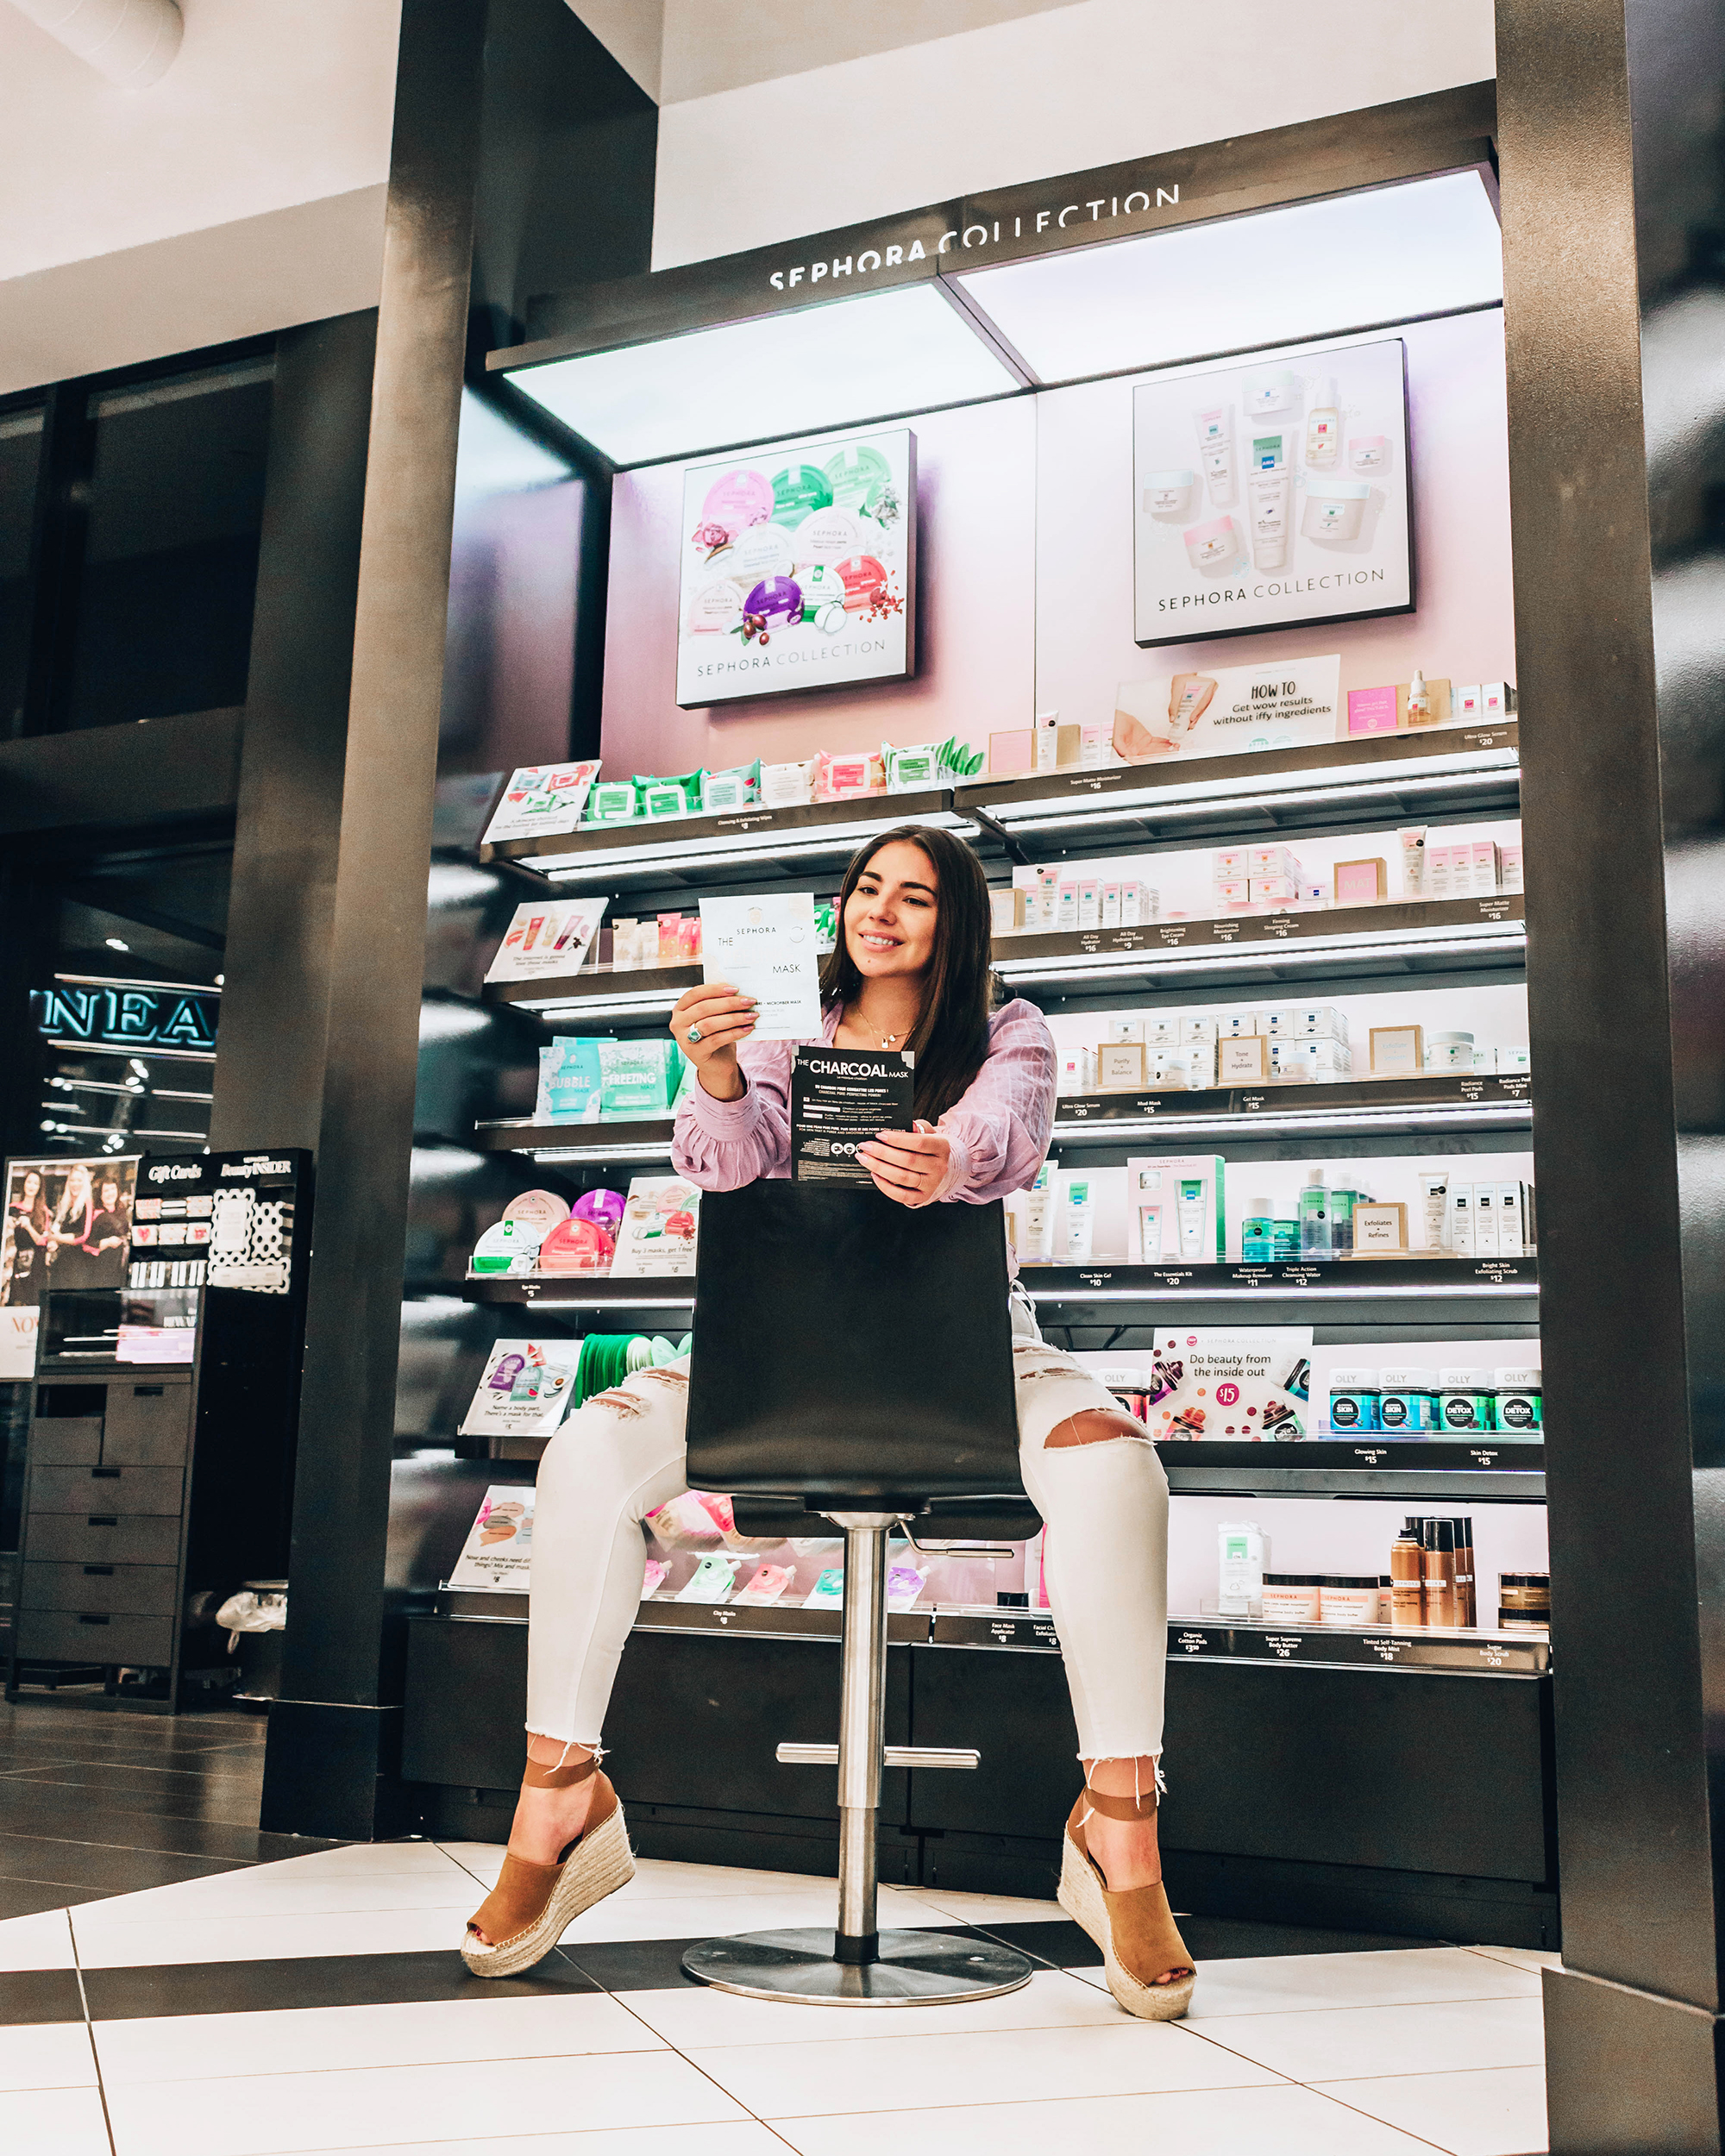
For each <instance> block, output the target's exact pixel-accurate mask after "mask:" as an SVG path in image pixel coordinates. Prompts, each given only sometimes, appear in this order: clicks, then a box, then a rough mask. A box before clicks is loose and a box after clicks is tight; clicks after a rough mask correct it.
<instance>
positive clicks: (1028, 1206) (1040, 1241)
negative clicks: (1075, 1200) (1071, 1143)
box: [1019, 1161, 1054, 1265]
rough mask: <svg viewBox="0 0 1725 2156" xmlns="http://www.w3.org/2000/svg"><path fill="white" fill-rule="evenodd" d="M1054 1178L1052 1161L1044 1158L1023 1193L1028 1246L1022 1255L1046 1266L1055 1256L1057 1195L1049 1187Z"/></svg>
mask: <svg viewBox="0 0 1725 2156" xmlns="http://www.w3.org/2000/svg"><path fill="white" fill-rule="evenodd" d="M1053 1177H1054V1164H1053V1163H1052V1162H1051V1161H1044V1163H1042V1166H1041V1167H1040V1168H1039V1169H1038V1170H1037V1176H1036V1181H1034V1182H1033V1183H1032V1185H1031V1187H1030V1188H1029V1189H1028V1190H1027V1191H1026V1193H1025V1194H1024V1232H1025V1247H1024V1249H1023V1250H1022V1251H1021V1252H1020V1253H1019V1257H1020V1259H1021V1262H1022V1263H1026V1264H1029V1265H1046V1264H1048V1263H1050V1262H1051V1260H1052V1258H1053V1256H1054V1249H1053V1244H1054V1194H1053V1192H1052V1190H1051V1188H1050V1186H1051V1182H1052V1181H1053Z"/></svg>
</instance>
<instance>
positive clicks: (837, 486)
mask: <svg viewBox="0 0 1725 2156" xmlns="http://www.w3.org/2000/svg"><path fill="white" fill-rule="evenodd" d="M681 546H682V555H681V573H680V575H679V578H678V588H679V598H678V623H677V702H678V704H679V705H681V707H682V708H683V709H684V710H686V711H687V710H691V709H697V710H698V709H702V708H705V707H706V706H707V705H713V704H725V703H730V702H731V701H733V700H734V699H737V698H739V697H753V696H783V695H787V694H789V693H793V692H800V691H801V690H804V689H819V688H829V687H833V686H837V685H839V684H841V683H849V682H854V681H900V680H905V679H906V676H908V675H909V674H913V673H914V672H915V670H916V623H915V608H916V436H914V435H913V434H912V432H911V431H910V429H909V428H907V427H893V428H888V429H878V430H875V431H874V432H871V433H868V434H857V435H851V436H842V437H840V438H839V439H837V440H836V441H833V440H829V441H825V442H815V443H799V442H785V443H781V444H780V445H779V446H778V447H776V448H768V449H757V450H751V451H749V452H747V453H746V454H743V455H741V456H731V457H724V458H721V459H719V460H718V461H704V462H702V463H699V464H691V465H690V466H688V467H687V469H686V470H685V472H684V474H683V522H682V540H681Z"/></svg>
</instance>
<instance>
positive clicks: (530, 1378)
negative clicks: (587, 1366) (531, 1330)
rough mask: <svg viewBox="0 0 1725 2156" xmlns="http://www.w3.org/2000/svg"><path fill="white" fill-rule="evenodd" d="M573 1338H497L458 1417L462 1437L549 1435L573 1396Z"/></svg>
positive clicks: (576, 1347) (577, 1355) (575, 1357)
mask: <svg viewBox="0 0 1725 2156" xmlns="http://www.w3.org/2000/svg"><path fill="white" fill-rule="evenodd" d="M579 1358H580V1342H579V1341H577V1340H564V1341H551V1342H549V1343H543V1344H542V1343H541V1342H539V1341H537V1340H499V1341H498V1342H497V1344H496V1345H495V1346H494V1347H493V1348H492V1351H491V1353H490V1354H489V1355H488V1356H487V1357H486V1366H485V1374H484V1376H482V1377H481V1378H480V1382H479V1384H478V1387H477V1388H476V1389H475V1390H474V1396H473V1400H472V1402H471V1403H470V1405H469V1406H468V1408H467V1414H466V1416H465V1417H464V1418H463V1420H462V1423H461V1436H462V1437H464V1438H474V1437H489V1438H549V1437H550V1436H551V1435H552V1434H553V1433H554V1432H555V1431H556V1430H557V1429H558V1428H559V1427H560V1426H561V1423H562V1420H563V1417H564V1416H565V1415H566V1414H567V1413H568V1409H569V1402H570V1401H572V1400H573V1399H574V1396H575V1390H574V1363H575V1362H576V1361H577V1360H579Z"/></svg>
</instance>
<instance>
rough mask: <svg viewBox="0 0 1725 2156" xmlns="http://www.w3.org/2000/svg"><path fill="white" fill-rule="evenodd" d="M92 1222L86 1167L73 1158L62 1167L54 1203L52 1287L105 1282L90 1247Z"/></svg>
mask: <svg viewBox="0 0 1725 2156" xmlns="http://www.w3.org/2000/svg"><path fill="white" fill-rule="evenodd" d="M95 1223H96V1193H95V1190H94V1188H92V1186H91V1180H90V1170H89V1169H87V1168H86V1167H85V1164H84V1163H83V1162H82V1161H74V1162H73V1163H72V1166H71V1167H70V1168H69V1169H67V1170H66V1188H65V1189H64V1190H62V1191H61V1192H60V1203H59V1204H58V1205H57V1206H55V1207H54V1216H53V1227H52V1229H51V1230H50V1231H49V1232H50V1233H51V1234H52V1235H53V1243H54V1259H53V1284H54V1286H55V1287H56V1288H100V1287H103V1286H105V1285H107V1284H108V1282H107V1281H106V1277H105V1271H104V1269H103V1266H102V1265H101V1263H100V1262H99V1261H98V1259H97V1257H96V1254H95V1252H94V1251H93V1250H91V1244H90V1232H91V1228H92V1227H93V1226H94V1225H95Z"/></svg>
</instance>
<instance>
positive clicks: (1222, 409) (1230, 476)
mask: <svg viewBox="0 0 1725 2156" xmlns="http://www.w3.org/2000/svg"><path fill="white" fill-rule="evenodd" d="M1192 425H1193V428H1194V429H1195V432H1196V434H1197V436H1198V461H1199V463H1200V464H1201V466H1202V467H1203V472H1204V483H1205V485H1206V486H1208V488H1209V490H1210V499H1211V500H1212V501H1213V502H1214V503H1215V504H1216V505H1217V506H1218V508H1220V506H1221V505H1222V504H1223V503H1224V502H1231V501H1232V500H1233V498H1234V429H1233V411H1232V410H1231V409H1230V407H1229V406H1228V405H1226V404H1212V405H1210V406H1208V408H1207V409H1206V410H1204V411H1195V412H1194V413H1193V415H1192Z"/></svg>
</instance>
